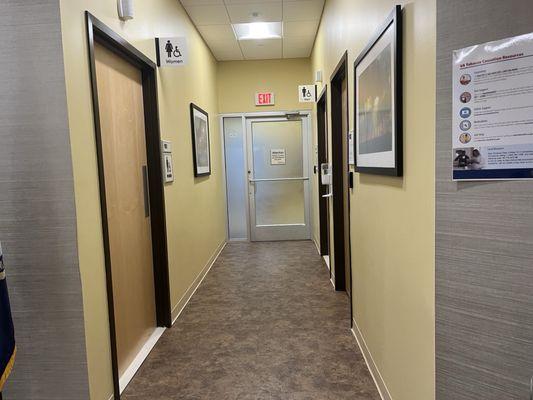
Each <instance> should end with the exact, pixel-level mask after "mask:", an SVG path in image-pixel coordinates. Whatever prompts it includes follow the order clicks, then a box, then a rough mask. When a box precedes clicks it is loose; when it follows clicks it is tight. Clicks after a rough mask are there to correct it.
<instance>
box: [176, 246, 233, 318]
mask: <svg viewBox="0 0 533 400" xmlns="http://www.w3.org/2000/svg"><path fill="white" fill-rule="evenodd" d="M226 244H227V242H226V241H225V240H224V241H223V242H222V243H220V245H219V246H218V247H217V249H216V250H215V252H214V253H213V255H212V256H211V258H210V259H209V261H208V262H207V264H206V266H205V267H204V268H203V269H202V271H201V272H200V273H199V274H198V276H197V277H196V279H195V280H194V281H193V283H191V285H190V286H189V288H188V289H187V291H186V292H185V294H184V295H183V296H182V297H181V299H180V301H178V304H176V306H175V307H174V308H173V309H172V325H174V323H175V322H176V320H177V319H178V318H179V316H180V314H181V313H182V311H183V310H184V309H185V307H187V304H188V303H189V300H191V298H192V296H193V295H194V293H196V290H197V289H198V287H199V286H200V285H201V284H202V282H203V280H204V278H205V277H206V275H207V274H208V273H209V271H210V270H211V267H213V264H214V263H215V261H216V260H217V258H218V256H220V253H222V250H224V248H225V247H226Z"/></svg>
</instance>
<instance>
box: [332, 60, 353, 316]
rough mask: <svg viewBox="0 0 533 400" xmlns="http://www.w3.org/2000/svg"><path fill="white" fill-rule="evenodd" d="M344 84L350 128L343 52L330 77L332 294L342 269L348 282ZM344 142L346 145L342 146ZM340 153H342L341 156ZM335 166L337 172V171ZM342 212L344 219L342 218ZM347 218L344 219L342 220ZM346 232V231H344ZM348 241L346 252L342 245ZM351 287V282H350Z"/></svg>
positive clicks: (340, 284) (341, 284)
mask: <svg viewBox="0 0 533 400" xmlns="http://www.w3.org/2000/svg"><path fill="white" fill-rule="evenodd" d="M344 80H346V90H347V91H348V96H346V103H347V104H346V126H347V127H348V126H349V124H350V122H349V121H350V116H349V114H350V111H349V110H350V107H349V102H350V100H349V84H348V51H346V52H345V53H344V54H343V55H342V57H341V59H340V61H339V63H338V64H337V67H336V68H335V70H334V71H333V73H332V74H331V78H330V83H331V84H330V86H331V154H332V163H333V179H332V181H333V248H334V259H335V261H334V265H335V290H337V291H345V290H346V270H345V268H346V265H348V268H349V271H348V272H349V279H350V281H351V280H352V264H351V261H350V260H351V243H350V237H349V236H348V238H346V237H345V234H344V223H345V221H346V220H348V221H349V218H350V200H349V199H350V197H349V193H348V191H349V188H348V186H347V185H345V184H344V173H346V174H348V178H350V171H349V165H348V143H347V141H348V132H343V128H342V82H343V81H344ZM344 141H346V143H344ZM343 149H346V154H344V151H343ZM339 165H340V166H341V168H339ZM345 196H347V197H348V207H347V208H348V209H347V210H345V209H344V197H345ZM345 211H346V212H347V213H348V215H347V216H346V215H345ZM346 217H347V218H346ZM348 232H349V227H348ZM345 239H348V243H349V244H348V246H347V247H348V248H346V241H345ZM350 283H351V282H350ZM347 294H348V296H349V297H350V326H351V325H352V322H353V309H352V308H353V305H352V285H351V284H350V293H347Z"/></svg>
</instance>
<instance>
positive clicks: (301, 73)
mask: <svg viewBox="0 0 533 400" xmlns="http://www.w3.org/2000/svg"><path fill="white" fill-rule="evenodd" d="M311 83H313V79H312V74H311V63H310V60H309V59H307V58H298V59H285V60H261V61H225V62H220V63H219V64H218V105H219V111H220V113H232V112H264V111H290V110H308V109H311V108H312V103H300V102H299V100H298V85H306V84H311ZM262 91H268V92H274V94H275V100H276V101H275V105H274V106H260V107H256V106H255V93H257V92H262Z"/></svg>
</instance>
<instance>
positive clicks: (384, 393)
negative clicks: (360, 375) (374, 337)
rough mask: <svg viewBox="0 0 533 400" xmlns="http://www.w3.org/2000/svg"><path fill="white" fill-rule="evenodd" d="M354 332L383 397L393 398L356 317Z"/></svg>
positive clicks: (389, 399) (385, 399)
mask: <svg viewBox="0 0 533 400" xmlns="http://www.w3.org/2000/svg"><path fill="white" fill-rule="evenodd" d="M352 334H353V336H354V337H355V340H356V341H357V345H358V346H359V349H360V350H361V353H362V354H363V357H364V359H365V362H366V365H367V367H368V370H369V371H370V375H372V379H374V383H375V384H376V387H377V389H378V392H379V395H380V396H381V399H382V400H392V396H391V394H390V392H389V389H388V388H387V384H386V383H385V380H384V379H383V376H381V373H380V372H379V369H378V366H377V365H376V363H375V362H374V359H373V358H372V354H371V353H370V350H369V349H368V346H367V345H366V342H365V339H364V338H363V335H362V333H361V331H360V330H359V326H357V322H355V319H354V320H353V328H352Z"/></svg>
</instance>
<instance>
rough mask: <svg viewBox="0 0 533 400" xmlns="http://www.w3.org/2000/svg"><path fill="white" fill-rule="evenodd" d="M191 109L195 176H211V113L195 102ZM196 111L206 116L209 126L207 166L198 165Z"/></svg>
mask: <svg viewBox="0 0 533 400" xmlns="http://www.w3.org/2000/svg"><path fill="white" fill-rule="evenodd" d="M190 111H191V137H192V155H193V169H194V176H195V177H201V176H209V175H211V136H210V133H209V114H208V113H207V112H206V111H205V110H203V109H201V108H200V107H198V106H197V105H196V104H194V103H191V105H190ZM195 113H199V114H201V115H204V116H205V121H206V128H207V162H208V165H207V167H205V166H199V165H198V161H199V159H200V157H199V156H198V149H197V146H196V145H197V143H198V138H197V137H196V122H195ZM205 168H207V169H205Z"/></svg>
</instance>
